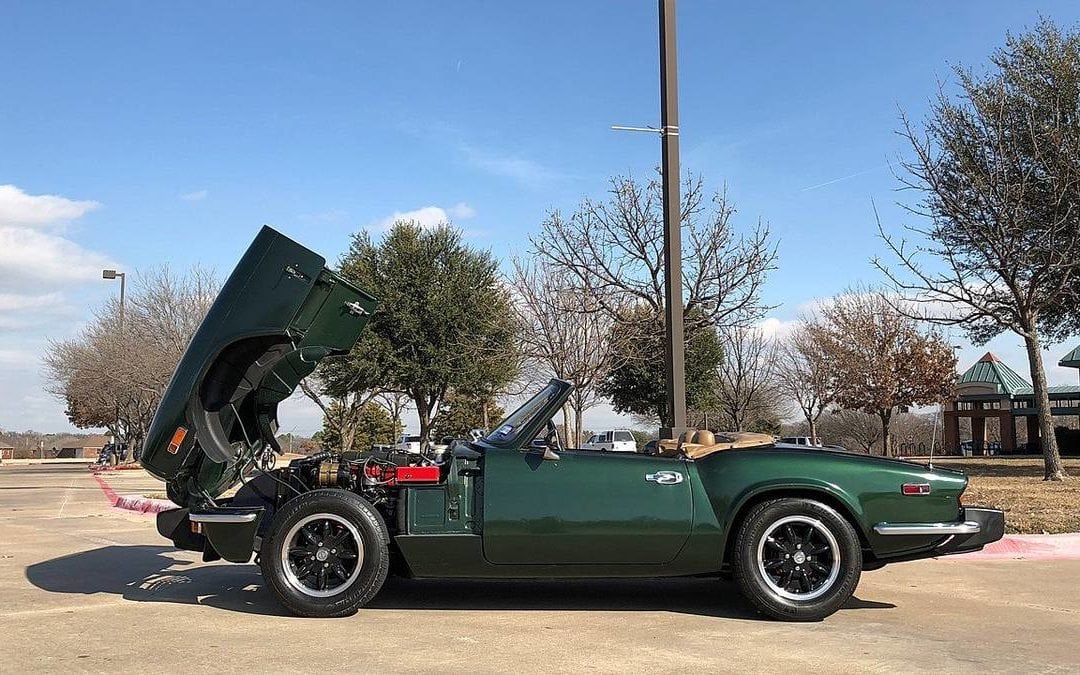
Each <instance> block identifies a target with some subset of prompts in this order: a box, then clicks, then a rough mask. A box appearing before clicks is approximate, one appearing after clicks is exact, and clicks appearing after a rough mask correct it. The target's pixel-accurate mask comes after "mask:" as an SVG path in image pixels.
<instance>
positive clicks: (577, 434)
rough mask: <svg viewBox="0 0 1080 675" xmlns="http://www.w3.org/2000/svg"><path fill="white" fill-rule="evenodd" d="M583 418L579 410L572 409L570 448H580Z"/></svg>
mask: <svg viewBox="0 0 1080 675" xmlns="http://www.w3.org/2000/svg"><path fill="white" fill-rule="evenodd" d="M583 418H584V414H583V413H582V410H581V408H574V440H573V443H572V445H570V447H571V448H580V447H581V423H582V420H583Z"/></svg>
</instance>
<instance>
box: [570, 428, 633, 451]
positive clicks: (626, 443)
mask: <svg viewBox="0 0 1080 675" xmlns="http://www.w3.org/2000/svg"><path fill="white" fill-rule="evenodd" d="M581 447H582V448H583V449H585V450H607V451H608V452H637V441H635V440H634V434H632V433H630V432H629V431H627V430H625V429H615V430H613V431H601V432H598V433H595V434H593V435H592V437H590V438H589V440H588V441H586V442H585V443H584V444H583V445H582V446H581Z"/></svg>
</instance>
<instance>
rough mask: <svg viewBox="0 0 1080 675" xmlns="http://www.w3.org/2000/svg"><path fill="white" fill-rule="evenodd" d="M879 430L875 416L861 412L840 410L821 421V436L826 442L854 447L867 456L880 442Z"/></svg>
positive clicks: (879, 423) (879, 422) (879, 424)
mask: <svg viewBox="0 0 1080 675" xmlns="http://www.w3.org/2000/svg"><path fill="white" fill-rule="evenodd" d="M881 429H882V427H881V421H880V420H879V419H878V418H877V416H875V415H871V414H868V413H865V412H863V411H861V410H848V409H846V408H841V409H839V410H835V411H833V412H831V413H829V414H828V415H825V416H824V417H823V418H822V419H821V434H822V436H824V437H825V438H826V439H827V440H828V441H830V442H834V443H837V444H839V445H843V446H845V447H850V446H851V445H855V446H857V447H858V448H859V449H861V450H862V451H863V452H865V453H866V454H868V455H869V454H872V453H873V450H874V446H875V445H878V444H879V443H880V442H881V438H882V436H881V433H882V431H881ZM883 454H886V453H884V451H883Z"/></svg>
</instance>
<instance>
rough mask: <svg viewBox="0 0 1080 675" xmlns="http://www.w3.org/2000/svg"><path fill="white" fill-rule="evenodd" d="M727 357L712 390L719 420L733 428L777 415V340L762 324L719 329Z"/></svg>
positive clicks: (717, 371)
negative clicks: (763, 328) (766, 331)
mask: <svg viewBox="0 0 1080 675" xmlns="http://www.w3.org/2000/svg"><path fill="white" fill-rule="evenodd" d="M720 343H721V345H722V346H723V349H724V358H723V360H722V361H721V362H720V365H719V366H718V367H717V368H716V381H717V387H716V391H715V392H714V394H713V397H714V399H715V402H716V407H717V411H718V412H719V415H720V420H721V421H722V423H723V424H724V425H725V427H726V428H729V429H730V430H732V431H745V430H746V429H748V428H749V427H750V426H751V425H752V424H753V423H754V422H757V421H760V420H762V419H765V418H769V417H774V416H775V413H776V408H777V399H778V393H779V392H778V388H777V384H778V383H777V377H776V375H777V373H776V366H777V360H776V357H777V343H776V341H775V340H771V339H769V338H768V337H766V336H765V334H764V333H763V332H762V331H761V329H759V328H750V327H734V328H728V329H725V330H722V331H721V332H720Z"/></svg>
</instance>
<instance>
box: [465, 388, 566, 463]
mask: <svg viewBox="0 0 1080 675" xmlns="http://www.w3.org/2000/svg"><path fill="white" fill-rule="evenodd" d="M573 388H574V386H573V385H572V384H570V383H569V382H567V381H565V380H559V379H554V378H553V379H552V380H551V381H550V382H548V383H547V384H546V385H544V388H543V389H541V390H540V391H538V392H537V393H536V394H534V395H533V396H532V397H531V398H530V399H529V400H527V401H525V402H524V403H522V404H521V405H520V406H518V408H517V409H516V410H514V412H512V413H510V414H509V415H507V416H506V418H505V419H504V420H502V421H501V422H499V424H498V425H497V426H496V427H495V428H494V429H493V430H492V431H491V432H489V433H488V434H487V435H486V436H484V438H483V439H482V440H483V442H484V443H485V444H486V445H490V446H493V447H496V448H513V447H517V446H521V445H522V444H523V443H524V444H528V442H529V441H531V440H532V439H533V438H535V437H536V434H537V432H539V431H540V429H541V428H542V427H543V426H544V425H546V424H547V422H548V420H550V419H551V418H552V417H554V416H555V413H556V411H558V410H559V408H561V407H562V405H563V403H565V402H566V399H567V397H568V396H569V395H570V392H571V391H572V390H573Z"/></svg>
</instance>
